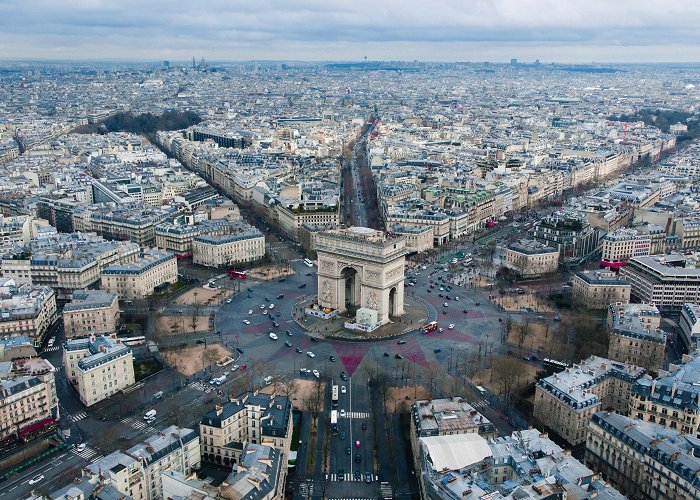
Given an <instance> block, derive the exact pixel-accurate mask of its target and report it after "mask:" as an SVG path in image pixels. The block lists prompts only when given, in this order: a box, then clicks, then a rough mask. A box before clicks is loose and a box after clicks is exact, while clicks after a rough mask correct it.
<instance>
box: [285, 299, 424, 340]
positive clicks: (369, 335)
mask: <svg viewBox="0 0 700 500" xmlns="http://www.w3.org/2000/svg"><path fill="white" fill-rule="evenodd" d="M311 303H313V300H309V299H306V300H304V301H302V302H299V303H297V304H295V305H294V306H293V308H292V310H300V311H303V310H305V309H307V308H308V305H309V304H311ZM429 308H432V306H430V305H429V304H427V303H424V302H422V301H419V300H418V299H415V298H413V297H408V296H406V297H405V298H404V311H405V314H404V315H403V316H401V317H400V318H393V317H391V318H389V322H388V323H386V324H384V325H381V326H379V327H377V328H375V329H373V330H372V331H370V332H365V331H362V330H359V329H351V328H347V327H346V323H348V322H351V321H354V320H355V316H354V315H353V316H350V315H346V314H341V313H338V312H337V311H331V312H335V314H332V315H331V314H329V313H325V311H324V314H323V315H320V314H319V315H304V316H297V317H295V318H294V319H295V320H296V322H297V324H298V325H299V326H300V327H301V328H302V329H303V330H305V332H306V333H307V334H308V335H310V336H312V337H316V338H319V339H331V340H344V341H350V342H372V341H376V340H385V339H390V338H395V337H399V336H401V335H403V334H405V333H408V332H412V331H415V330H418V329H420V328H421V327H422V326H423V325H424V324H425V323H426V322H427V320H428V317H429Z"/></svg>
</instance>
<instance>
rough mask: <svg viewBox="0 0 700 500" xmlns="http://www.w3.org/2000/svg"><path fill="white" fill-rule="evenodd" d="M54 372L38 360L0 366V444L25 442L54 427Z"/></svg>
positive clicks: (22, 359)
mask: <svg viewBox="0 0 700 500" xmlns="http://www.w3.org/2000/svg"><path fill="white" fill-rule="evenodd" d="M55 375H56V369H55V368H54V367H53V365H52V364H51V363H50V362H49V361H48V360H45V359H42V358H18V359H14V360H12V361H3V362H0V443H3V444H7V445H8V446H9V443H11V442H15V443H19V442H23V441H28V440H31V439H33V438H34V437H36V436H37V435H40V434H45V433H46V432H50V431H52V430H53V429H55V427H56V422H57V421H58V418H59V408H58V396H57V394H56V378H55Z"/></svg>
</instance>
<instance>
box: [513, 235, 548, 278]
mask: <svg viewBox="0 0 700 500" xmlns="http://www.w3.org/2000/svg"><path fill="white" fill-rule="evenodd" d="M505 265H506V267H507V268H508V269H512V270H513V271H515V273H516V274H518V275H519V276H520V277H522V278H537V277H540V276H544V275H545V274H549V273H553V272H555V271H556V270H557V268H558V267H559V250H557V249H556V248H552V247H548V246H547V245H545V244H543V243H540V242H539V241H535V240H520V241H516V242H514V243H511V244H510V245H508V247H507V248H506V264H505Z"/></svg>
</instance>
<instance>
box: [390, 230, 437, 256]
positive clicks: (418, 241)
mask: <svg viewBox="0 0 700 500" xmlns="http://www.w3.org/2000/svg"><path fill="white" fill-rule="evenodd" d="M388 232H390V233H393V234H397V235H399V236H403V237H405V238H406V248H407V249H408V251H409V253H420V252H425V251H426V250H430V249H432V248H433V230H432V229H431V228H430V227H429V226H405V225H402V224H394V225H390V226H389V228H388Z"/></svg>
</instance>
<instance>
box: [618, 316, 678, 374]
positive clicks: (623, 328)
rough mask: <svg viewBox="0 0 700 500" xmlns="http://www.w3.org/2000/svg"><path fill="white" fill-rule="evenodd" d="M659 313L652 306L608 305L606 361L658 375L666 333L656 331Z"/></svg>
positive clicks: (659, 321) (659, 322)
mask: <svg viewBox="0 0 700 500" xmlns="http://www.w3.org/2000/svg"><path fill="white" fill-rule="evenodd" d="M660 324H661V314H659V310H658V309H657V308H656V306H654V305H651V304H623V303H619V302H618V303H614V304H610V307H609V308H608V328H609V330H610V344H609V347H608V358H610V359H614V360H616V361H622V362H623V363H627V364H632V365H638V366H641V367H642V368H644V369H645V370H646V371H648V372H652V373H658V372H659V370H660V369H661V366H662V364H663V361H664V353H665V352H666V332H664V331H663V330H661V329H660V328H659V326H660Z"/></svg>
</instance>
